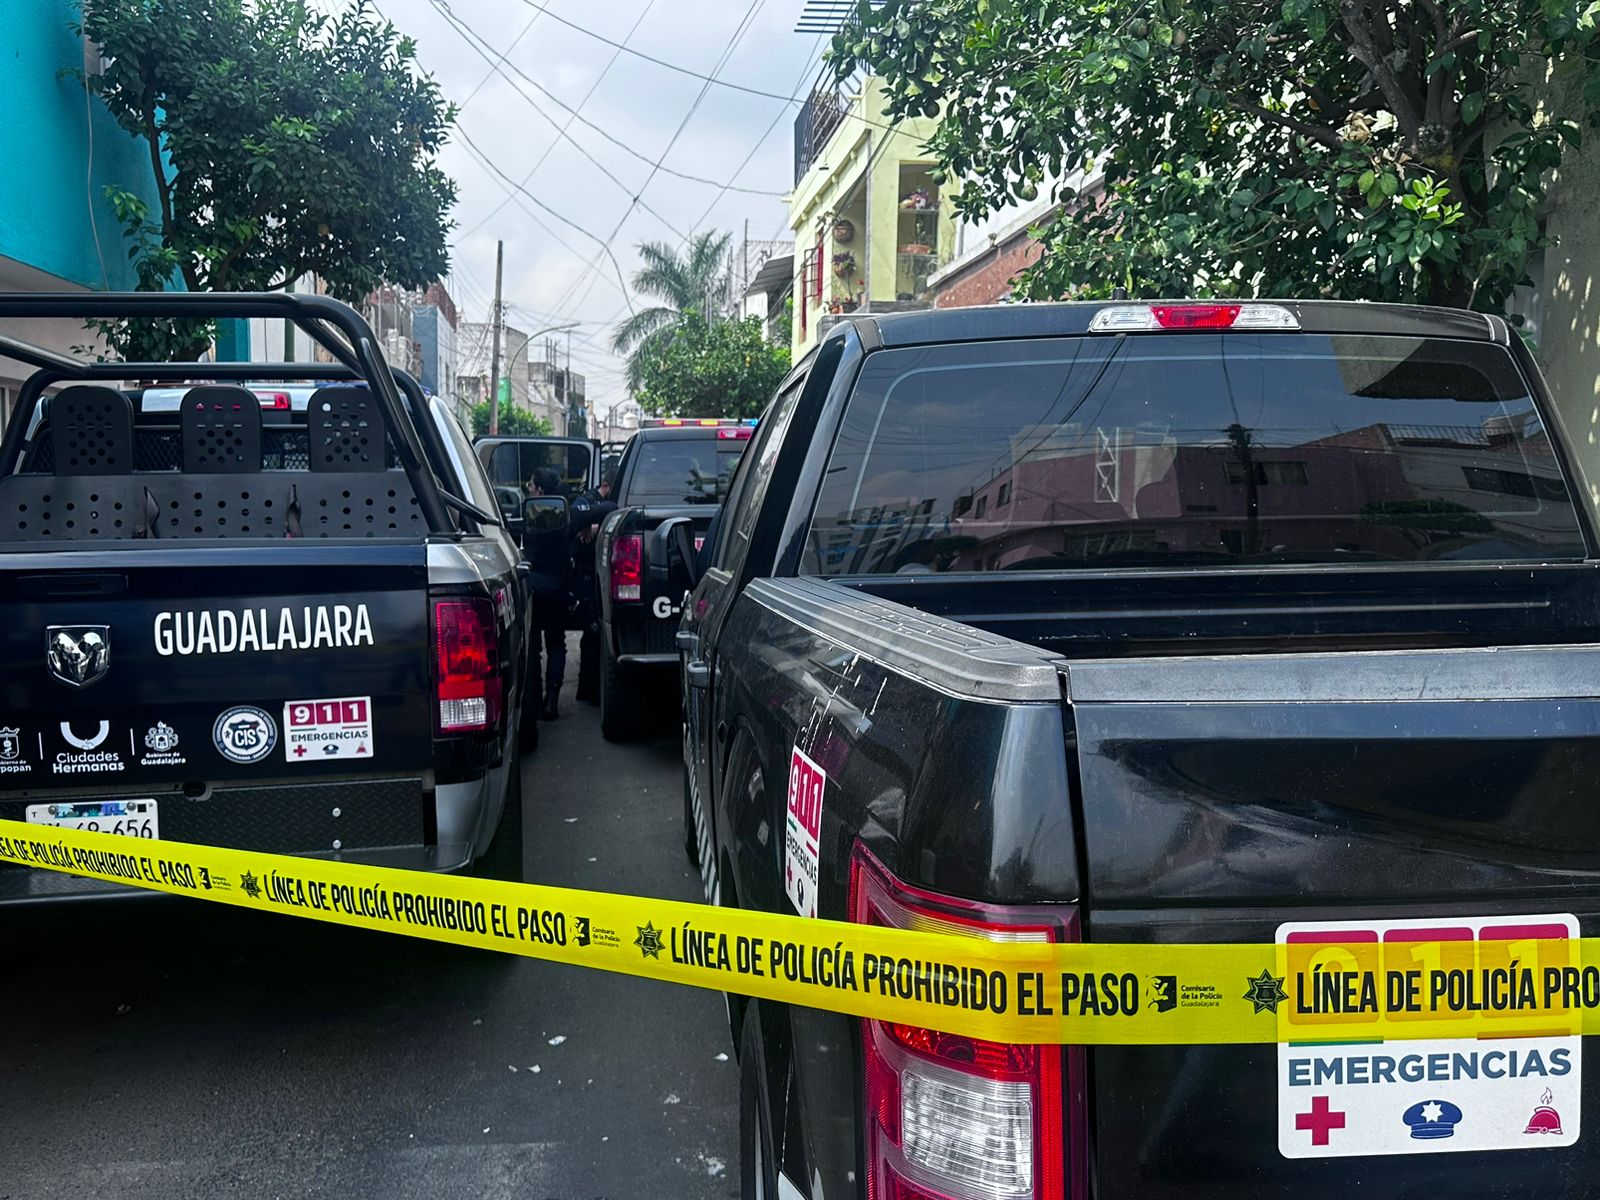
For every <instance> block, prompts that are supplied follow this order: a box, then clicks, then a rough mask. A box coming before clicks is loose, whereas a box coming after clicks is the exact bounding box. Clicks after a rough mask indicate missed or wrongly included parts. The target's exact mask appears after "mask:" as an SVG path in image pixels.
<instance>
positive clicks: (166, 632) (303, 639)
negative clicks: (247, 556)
mask: <svg viewBox="0 0 1600 1200" xmlns="http://www.w3.org/2000/svg"><path fill="white" fill-rule="evenodd" d="M154 633H155V643H156V653H157V654H160V655H162V656H169V655H173V654H179V655H184V656H189V655H199V654H248V653H255V652H261V651H268V650H321V649H330V650H331V649H335V648H338V647H341V646H370V645H372V618H371V617H370V616H368V615H367V606H366V605H365V604H357V605H355V606H354V607H352V606H351V605H348V604H332V605H329V604H317V605H304V606H302V607H301V608H298V609H294V608H279V609H278V610H277V611H276V615H274V613H273V610H272V609H267V608H246V609H242V610H240V611H238V612H235V611H234V610H233V609H228V608H223V609H217V610H216V611H210V610H203V611H201V612H159V613H157V614H156V619H155V627H154Z"/></svg>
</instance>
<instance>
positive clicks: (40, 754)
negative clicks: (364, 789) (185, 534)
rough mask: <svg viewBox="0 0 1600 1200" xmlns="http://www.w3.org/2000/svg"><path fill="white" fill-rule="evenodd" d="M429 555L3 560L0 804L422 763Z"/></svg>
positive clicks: (137, 553)
mask: <svg viewBox="0 0 1600 1200" xmlns="http://www.w3.org/2000/svg"><path fill="white" fill-rule="evenodd" d="M426 590H427V570H426V547H425V546H423V545H421V544H417V545H409V544H408V545H395V546H390V545H371V546H315V545H309V544H299V545H294V544H285V543H279V544H274V545H271V546H265V547H262V546H256V547H247V546H241V547H238V548H233V547H228V548H220V549H211V548H200V547H183V548H177V549H170V550H169V549H159V550H158V549H150V550H146V549H142V548H141V549H137V550H125V551H117V552H93V551H75V552H73V553H72V554H70V555H32V554H28V555H8V556H6V558H5V560H4V561H3V562H0V656H3V661H4V662H5V663H6V664H7V665H8V670H7V671H6V673H5V675H4V677H3V678H0V718H3V719H0V726H4V729H3V730H0V790H3V791H4V792H5V793H6V794H8V795H15V794H16V793H18V792H23V791H25V792H28V793H30V794H32V793H47V792H55V791H58V790H61V789H75V790H83V789H103V790H105V791H108V792H123V793H126V792H128V791H129V790H130V789H133V790H139V789H143V788H150V789H152V790H160V789H163V788H164V789H169V790H170V788H171V787H173V786H175V785H181V786H183V787H184V790H185V791H186V792H188V793H189V794H191V795H198V794H202V793H203V792H204V791H205V790H206V789H208V788H209V787H211V786H213V785H216V784H230V783H244V782H250V783H254V782H262V781H268V780H289V781H297V782H298V781H306V780H315V779H319V778H321V779H327V778H328V777H330V776H349V775H351V774H363V775H371V774H388V775H399V774H407V775H413V776H414V775H416V774H417V773H419V772H420V771H422V770H424V769H425V768H427V767H429V766H431V752H432V741H431V739H432V726H431V720H430V716H431V714H430V711H429V703H428V695H429V678H430V676H429V665H428V664H429V658H428V654H427V646H428V624H427V603H426Z"/></svg>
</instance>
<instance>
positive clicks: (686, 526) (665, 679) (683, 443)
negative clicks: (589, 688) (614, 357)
mask: <svg viewBox="0 0 1600 1200" xmlns="http://www.w3.org/2000/svg"><path fill="white" fill-rule="evenodd" d="M753 432H754V426H753V423H752V422H750V421H742V420H737V419H733V418H726V417H702V418H695V417H650V418H646V420H645V424H644V426H643V427H642V428H641V429H640V430H639V431H638V432H637V433H635V434H634V435H633V436H632V437H631V438H629V439H628V444H627V447H626V448H625V449H624V450H623V452H622V461H621V463H620V464H619V465H618V467H617V481H616V489H615V492H614V494H613V495H612V497H611V498H612V499H613V500H614V501H616V504H617V511H616V512H614V513H612V514H610V515H609V516H608V517H606V519H605V520H604V521H603V522H602V523H601V525H600V532H599V534H598V535H597V536H596V538H595V542H596V553H597V561H596V571H597V573H598V575H599V579H600V729H601V732H602V733H604V734H605V736H606V737H608V738H611V739H613V740H623V739H627V738H632V737H637V736H639V735H640V734H642V733H644V732H645V731H647V730H648V729H649V728H650V727H651V724H652V722H655V723H656V724H660V721H661V717H662V714H663V713H665V714H666V726H667V728H671V714H672V712H673V710H674V709H675V708H676V703H675V701H676V693H677V688H676V686H675V678H674V675H675V670H676V667H677V665H678V650H677V644H676V643H675V642H674V641H673V638H674V635H675V634H676V632H677V628H678V614H679V613H680V611H681V606H682V603H683V593H684V579H685V574H684V572H685V570H686V568H687V564H688V560H690V559H692V558H693V557H694V556H695V554H696V552H697V551H698V548H699V545H700V543H701V541H702V540H703V539H704V538H705V535H706V532H707V530H709V529H710V528H711V523H712V521H713V520H714V519H715V517H716V515H717V510H718V509H719V507H720V506H721V504H722V500H723V497H724V496H726V495H727V491H728V480H729V479H730V478H732V476H733V470H734V468H735V467H736V466H738V464H739V459H740V456H742V455H743V454H744V448H745V447H746V446H748V445H749V444H750V436H751V434H752V433H753ZM669 522H670V523H671V524H670V527H671V529H673V530H675V531H676V533H677V535H678V536H677V537H676V538H675V539H674V540H671V541H668V540H664V539H663V538H662V537H661V536H660V534H659V532H658V531H660V530H661V529H662V527H663V526H666V525H667V524H668V523H669Z"/></svg>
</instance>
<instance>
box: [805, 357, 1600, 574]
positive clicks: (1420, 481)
mask: <svg viewBox="0 0 1600 1200" xmlns="http://www.w3.org/2000/svg"><path fill="white" fill-rule="evenodd" d="M1583 554H1584V545H1583V539H1582V536H1581V534H1580V532H1579V525H1578V520H1577V516H1576V513H1575V512H1574V509H1573V503H1572V500H1571V498H1570V497H1569V495H1568V493H1567V485H1566V482H1565V480H1564V478H1563V475H1562V472H1561V469H1560V466H1559V464H1558V463H1557V461H1556V458H1555V454H1554V452H1553V450H1552V448H1551V444H1550V438H1549V436H1548V435H1547V434H1546V432H1545V428H1544V425H1543V423H1542V421H1541V419H1540V416H1539V413H1538V412H1537V411H1536V409H1535V408H1534V405H1533V402H1532V400H1531V399H1530V398H1529V396H1528V390H1527V386H1526V383H1525V382H1524V381H1523V379H1522V378H1521V376H1520V374H1519V372H1518V370H1517V368H1516V364H1515V362H1514V360H1513V359H1512V358H1511V356H1510V354H1509V353H1508V352H1507V351H1506V350H1504V349H1503V348H1501V347H1497V346H1492V345H1485V344H1481V343H1468V342H1455V341H1432V340H1426V339H1416V338H1395V337H1346V336H1326V335H1309V334H1307V335H1284V334H1278V335H1265V336H1264V335H1250V334H1238V333H1229V334H1182V335H1168V336H1161V335H1157V336H1150V337H1129V338H1079V339H1056V340H1051V341H1036V342H1027V343H1020V342H1018V343H1005V344H989V345H968V346H944V347H937V348H932V349H920V350H896V351H889V352H883V353H879V354H875V355H873V356H872V357H871V358H870V359H869V360H868V363H867V365H866V367H865V368H863V370H862V374H861V378H860V380H859V381H858V383H857V385H856V391H855V393H854V395H853V396H852V398H851V401H850V406H849V409H848V411H847V413H846V416H845V420H844V424H843V427H842V428H841V430H840V434H839V438H838V441H837V443H836V445H835V447H834V450H833V455H832V458H831V460H830V463H829V468H828V474H827V482H826V483H825V485H824V488H823V493H822V496H821V499H820V500H819V502H818V507H817V511H816V515H815V518H814V520H813V524H812V528H811V534H810V539H809V543H808V563H807V569H809V570H815V571H819V572H821V573H824V574H846V573H868V572H906V573H911V572H919V571H995V570H1037V569H1055V568H1064V567H1080V566H1088V567H1109V566H1118V565H1127V566H1172V565H1179V564H1185V563H1192V564H1197V565H1206V566H1210V565H1229V564H1254V563H1275V562H1384V561H1407V560H1436V559H1437V560H1446V559H1494V560H1505V559H1512V560H1516V559H1538V558H1578V557H1582V556H1583Z"/></svg>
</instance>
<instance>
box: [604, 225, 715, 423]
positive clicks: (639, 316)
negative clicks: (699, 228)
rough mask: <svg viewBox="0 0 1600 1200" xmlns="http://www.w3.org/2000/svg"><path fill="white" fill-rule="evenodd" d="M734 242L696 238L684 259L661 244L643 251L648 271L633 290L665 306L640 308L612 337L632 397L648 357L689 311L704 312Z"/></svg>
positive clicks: (640, 275) (639, 276)
mask: <svg viewBox="0 0 1600 1200" xmlns="http://www.w3.org/2000/svg"><path fill="white" fill-rule="evenodd" d="M731 237H732V235H731V234H727V233H710V232H707V233H699V234H696V235H695V236H694V237H693V238H692V239H691V240H690V242H689V246H688V249H687V251H686V252H685V253H684V254H682V255H680V254H679V253H678V251H676V250H674V249H673V248H672V247H671V246H668V245H665V244H664V243H662V242H644V243H643V244H641V245H640V247H639V257H640V258H642V259H643V260H644V265H643V266H642V267H640V268H639V270H638V271H636V272H634V276H633V290H634V291H636V292H638V293H640V294H641V295H644V296H650V297H653V298H654V299H657V300H660V301H661V303H660V304H658V305H656V306H654V307H653V308H641V309H640V310H639V311H638V312H636V313H634V314H633V316H631V317H629V318H628V319H627V320H626V321H624V322H622V324H620V325H618V326H617V331H616V333H615V334H613V335H612V338H611V348H612V349H613V350H615V351H616V352H617V353H618V354H626V355H627V356H628V390H629V391H630V392H633V391H636V390H637V389H638V385H639V380H640V373H641V370H642V368H643V365H644V362H645V359H646V357H647V356H648V355H649V354H651V353H653V352H655V351H656V350H659V349H660V348H661V347H662V346H664V345H665V344H666V343H667V342H669V341H670V340H671V339H672V335H673V332H674V331H675V330H676V329H677V328H678V326H679V325H680V324H682V322H683V318H684V314H685V313H686V312H687V311H688V310H690V309H694V310H696V311H701V310H703V309H704V307H705V304H706V298H707V296H708V295H709V294H710V293H711V292H712V291H713V290H714V289H716V288H717V286H718V285H719V284H720V283H721V276H722V271H723V265H724V260H725V259H726V257H727V253H728V242H729V240H730V239H731Z"/></svg>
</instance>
